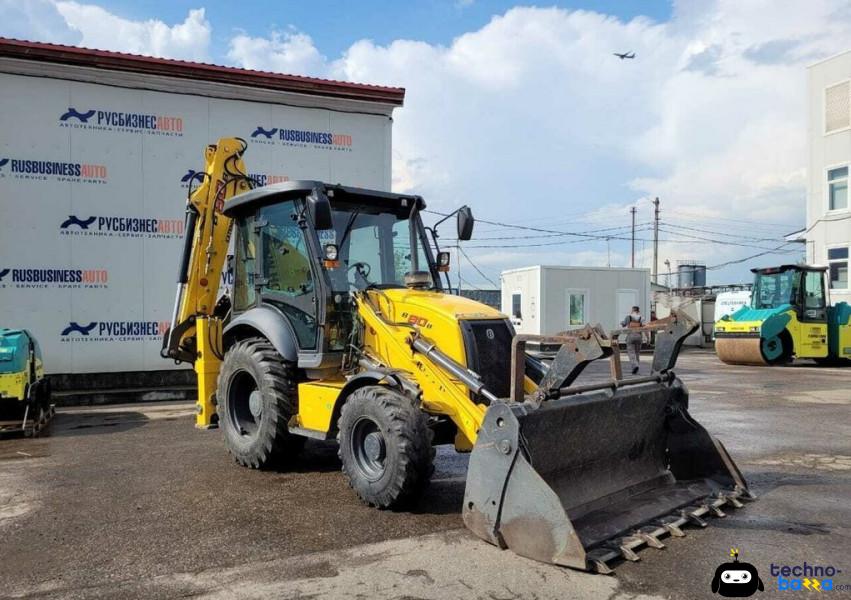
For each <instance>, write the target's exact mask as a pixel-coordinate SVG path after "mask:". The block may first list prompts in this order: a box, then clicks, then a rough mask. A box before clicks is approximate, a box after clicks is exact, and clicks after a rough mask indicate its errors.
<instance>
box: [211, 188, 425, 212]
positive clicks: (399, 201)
mask: <svg viewBox="0 0 851 600" xmlns="http://www.w3.org/2000/svg"><path fill="white" fill-rule="evenodd" d="M314 190H315V191H318V192H324V193H325V195H326V196H328V200H330V202H331V206H332V207H333V206H334V205H335V204H362V205H364V206H366V207H369V206H374V207H376V208H379V209H382V210H389V211H393V212H402V211H410V207H411V203H412V202H416V203H417V205H418V208H419V209H420V210H422V209H424V208H425V206H426V204H425V201H424V200H423V199H422V197H420V196H411V195H408V194H395V193H392V192H381V191H378V190H368V189H364V188H357V187H351V186H346V185H340V184H331V183H323V182H322V181H314V180H310V179H301V180H296V181H285V182H283V183H275V184H273V185H266V186H263V187H259V188H255V189H253V190H251V191H248V192H245V193H244V194H239V195H238V196H234V197H233V198H231V199H230V200H228V201H227V202H225V206H224V210H223V211H222V212H223V213H224V214H225V215H226V216H228V217H233V216H237V215H240V214H245V213H246V212H252V211H253V210H255V209H257V208H259V207H261V206H268V205H270V204H277V203H279V202H285V201H287V200H292V199H294V198H302V197H304V196H306V195H308V194H310V193H311V192H313V191H314Z"/></svg>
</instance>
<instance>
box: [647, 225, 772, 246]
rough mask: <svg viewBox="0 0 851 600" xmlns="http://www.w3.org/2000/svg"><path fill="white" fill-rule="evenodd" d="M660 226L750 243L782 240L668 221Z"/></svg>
mask: <svg viewBox="0 0 851 600" xmlns="http://www.w3.org/2000/svg"><path fill="white" fill-rule="evenodd" d="M662 225H667V226H668V227H675V228H677V229H687V230H688V231H697V232H700V233H711V234H713V235H722V236H725V237H733V238H740V239H748V240H751V241H754V242H779V241H782V240H779V239H777V238H776V237H772V238H760V237H753V236H748V235H743V234H741V233H726V232H723V231H715V230H713V229H701V228H699V227H689V226H687V225H677V224H675V223H669V222H668V221H662Z"/></svg>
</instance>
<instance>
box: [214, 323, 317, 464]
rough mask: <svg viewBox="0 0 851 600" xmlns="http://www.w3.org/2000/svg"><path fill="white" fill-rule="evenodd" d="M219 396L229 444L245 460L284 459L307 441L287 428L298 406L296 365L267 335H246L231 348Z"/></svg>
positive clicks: (277, 461)
mask: <svg viewBox="0 0 851 600" xmlns="http://www.w3.org/2000/svg"><path fill="white" fill-rule="evenodd" d="M216 397H217V403H218V413H219V423H220V426H221V428H222V431H223V433H224V437H225V444H226V446H227V448H228V451H229V452H230V453H231V455H232V456H233V457H234V459H235V460H236V462H238V463H239V464H241V465H243V466H246V467H252V468H255V469H259V468H263V467H269V466H273V465H280V464H282V463H284V462H287V461H288V460H291V459H292V458H294V457H295V455H296V454H298V452H299V451H300V450H301V447H302V446H303V445H304V438H302V437H299V436H295V435H292V434H291V433H290V432H289V430H288V429H287V423H288V422H289V419H290V417H291V416H292V415H293V414H294V413H295V410H296V391H295V381H294V378H293V366H292V365H291V364H289V363H286V362H284V361H283V360H282V358H281V357H280V355H279V354H278V353H277V351H276V350H275V348H274V347H273V346H272V344H270V343H269V342H268V341H267V340H265V339H263V338H252V339H247V340H242V341H239V342H237V343H236V344H234V345H233V346H232V347H231V348H230V349H229V350H228V352H227V354H225V358H224V361H223V362H222V368H221V370H220V372H219V381H218V386H217V391H216Z"/></svg>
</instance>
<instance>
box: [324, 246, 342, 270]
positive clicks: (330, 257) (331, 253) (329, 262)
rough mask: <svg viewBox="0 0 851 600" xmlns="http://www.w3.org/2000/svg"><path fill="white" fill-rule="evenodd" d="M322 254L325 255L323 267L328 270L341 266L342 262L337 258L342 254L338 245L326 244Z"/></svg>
mask: <svg viewBox="0 0 851 600" xmlns="http://www.w3.org/2000/svg"><path fill="white" fill-rule="evenodd" d="M322 253H323V254H324V255H325V256H324V258H323V260H322V265H323V266H324V267H325V268H326V269H336V268H337V267H339V266H340V261H339V260H337V257H338V255H339V254H340V251H339V249H338V248H337V244H325V246H324V247H323V249H322Z"/></svg>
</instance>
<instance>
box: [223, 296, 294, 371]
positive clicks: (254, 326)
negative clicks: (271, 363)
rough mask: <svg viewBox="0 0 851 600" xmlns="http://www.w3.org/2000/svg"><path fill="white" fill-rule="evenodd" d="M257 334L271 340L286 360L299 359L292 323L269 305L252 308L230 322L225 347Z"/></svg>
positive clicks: (224, 333) (224, 335)
mask: <svg viewBox="0 0 851 600" xmlns="http://www.w3.org/2000/svg"><path fill="white" fill-rule="evenodd" d="M254 332H256V333H254ZM256 334H259V335H262V336H263V337H265V338H266V339H267V340H269V342H270V343H271V344H272V346H274V348H275V350H276V351H277V352H278V354H280V355H281V356H282V357H283V358H284V360H287V361H290V362H296V361H298V342H297V338H296V335H295V332H294V331H293V328H292V325H290V322H289V321H287V318H286V317H285V316H284V315H282V314H281V313H280V312H278V311H277V310H275V309H274V308H270V307H268V306H256V307H254V308H250V309H248V310H247V311H245V312H244V313H240V314H239V315H238V316H237V317H236V318H235V319H233V320H232V321H231V322H230V323H228V324H227V325H226V326H225V329H224V332H223V338H224V348H225V350H227V349H228V348H229V347H230V346H231V345H232V344H233V343H234V342H236V341H238V340H241V339H244V338H246V337H252V336H253V335H256Z"/></svg>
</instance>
